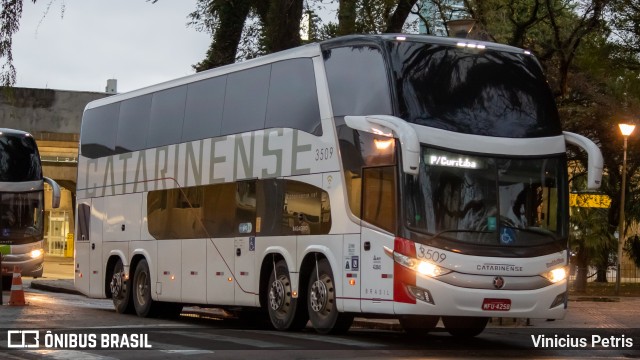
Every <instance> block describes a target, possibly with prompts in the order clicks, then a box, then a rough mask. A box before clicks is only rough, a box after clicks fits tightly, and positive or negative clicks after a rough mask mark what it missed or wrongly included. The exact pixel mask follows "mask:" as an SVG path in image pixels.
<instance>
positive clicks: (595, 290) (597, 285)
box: [569, 282, 640, 297]
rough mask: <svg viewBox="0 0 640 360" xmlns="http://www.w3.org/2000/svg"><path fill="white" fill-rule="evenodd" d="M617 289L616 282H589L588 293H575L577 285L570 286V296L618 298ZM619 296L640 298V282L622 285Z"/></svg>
mask: <svg viewBox="0 0 640 360" xmlns="http://www.w3.org/2000/svg"><path fill="white" fill-rule="evenodd" d="M615 289H616V283H615V282H606V283H601V282H588V283H587V289H586V291H585V292H583V293H579V292H576V291H575V284H570V285H569V295H575V296H591V297H604V296H616V294H615ZM617 296H639V297H640V282H638V283H621V284H620V294H619V295H617Z"/></svg>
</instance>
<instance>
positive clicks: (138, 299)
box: [132, 259, 159, 317]
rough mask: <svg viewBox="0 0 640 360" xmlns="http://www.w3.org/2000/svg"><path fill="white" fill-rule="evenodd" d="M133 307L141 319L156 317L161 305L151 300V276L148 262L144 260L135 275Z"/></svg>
mask: <svg viewBox="0 0 640 360" xmlns="http://www.w3.org/2000/svg"><path fill="white" fill-rule="evenodd" d="M132 285H133V306H134V307H135V309H136V314H138V316H140V317H154V316H156V312H157V311H156V309H157V307H158V306H159V304H157V303H155V301H153V299H151V274H150V273H149V265H148V264H147V260H145V259H142V260H140V262H139V263H138V266H136V271H135V272H134V274H133V284H132Z"/></svg>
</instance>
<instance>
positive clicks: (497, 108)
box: [388, 42, 561, 138]
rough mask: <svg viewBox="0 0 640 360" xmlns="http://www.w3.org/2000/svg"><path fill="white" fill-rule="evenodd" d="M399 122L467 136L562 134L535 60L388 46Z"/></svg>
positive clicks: (414, 44)
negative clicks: (401, 119)
mask: <svg viewBox="0 0 640 360" xmlns="http://www.w3.org/2000/svg"><path fill="white" fill-rule="evenodd" d="M388 44H389V45H388V47H389V53H390V57H391V61H390V62H391V66H392V73H393V74H392V76H393V78H394V86H395V90H396V93H397V98H398V110H399V112H400V113H399V117H401V118H403V119H405V120H407V121H409V122H412V123H416V124H420V125H425V126H431V127H435V128H440V129H444V130H449V131H456V132H462V133H467V134H476V135H486V136H500V137H510V138H523V137H545V136H555V135H560V134H561V129H560V122H559V119H558V113H557V110H556V106H555V102H554V99H553V95H552V94H551V91H550V89H549V87H548V85H547V83H546V80H545V77H544V75H543V74H542V70H541V68H540V66H539V65H538V63H537V62H536V60H535V58H533V57H532V56H531V55H526V54H524V53H523V54H518V53H511V52H501V51H494V50H490V49H482V50H480V49H467V48H457V47H451V46H441V45H433V44H427V43H418V42H389V43H388Z"/></svg>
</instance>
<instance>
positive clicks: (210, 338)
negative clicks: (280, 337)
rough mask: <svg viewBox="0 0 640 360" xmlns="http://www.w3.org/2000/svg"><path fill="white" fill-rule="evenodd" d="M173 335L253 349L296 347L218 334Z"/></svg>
mask: <svg viewBox="0 0 640 360" xmlns="http://www.w3.org/2000/svg"><path fill="white" fill-rule="evenodd" d="M170 333H171V334H177V335H182V336H186V337H190V338H195V339H205V340H208V341H221V342H229V343H234V344H240V345H246V346H251V347H258V348H266V349H269V348H287V349H292V348H294V347H292V346H291V345H285V344H279V343H273V342H267V341H261V340H254V339H243V338H239V337H233V336H225V335H216V334H208V333H198V332H188V331H171V332H170Z"/></svg>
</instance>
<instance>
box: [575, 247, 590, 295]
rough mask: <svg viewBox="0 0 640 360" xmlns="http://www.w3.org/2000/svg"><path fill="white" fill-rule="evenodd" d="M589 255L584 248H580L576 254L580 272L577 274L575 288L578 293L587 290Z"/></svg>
mask: <svg viewBox="0 0 640 360" xmlns="http://www.w3.org/2000/svg"><path fill="white" fill-rule="evenodd" d="M587 260H588V259H587V256H586V254H585V251H584V250H583V249H578V254H577V255H576V265H577V266H578V272H577V274H576V280H575V284H574V288H575V290H576V292H578V293H584V292H585V291H586V290H587V274H588V273H589V263H588V261H587Z"/></svg>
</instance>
